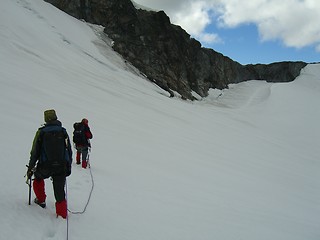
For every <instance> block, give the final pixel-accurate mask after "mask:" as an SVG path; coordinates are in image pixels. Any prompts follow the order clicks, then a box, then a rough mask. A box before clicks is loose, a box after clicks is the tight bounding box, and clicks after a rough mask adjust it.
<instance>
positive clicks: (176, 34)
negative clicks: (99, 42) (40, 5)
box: [46, 0, 306, 99]
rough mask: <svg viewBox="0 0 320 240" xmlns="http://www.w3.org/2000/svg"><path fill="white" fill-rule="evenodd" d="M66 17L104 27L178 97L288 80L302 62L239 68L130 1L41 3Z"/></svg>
mask: <svg viewBox="0 0 320 240" xmlns="http://www.w3.org/2000/svg"><path fill="white" fill-rule="evenodd" d="M46 1H47V2H49V3H51V4H53V5H55V6H56V7H58V8H60V9H61V10H63V11H65V12H67V13H68V14H70V15H72V16H74V17H76V18H79V19H84V20H86V21H88V22H90V23H94V24H100V25H102V26H104V27H105V30H104V31H105V33H107V34H108V36H109V37H110V38H111V39H113V40H114V49H115V51H117V52H119V53H120V54H121V55H122V56H123V57H124V58H125V59H126V60H128V61H129V62H131V63H132V64H133V65H134V66H135V67H136V68H138V69H139V70H140V71H141V72H143V73H144V74H145V75H146V76H147V77H148V78H149V79H150V80H151V81H153V82H155V83H156V84H157V85H159V86H160V87H162V88H163V89H165V90H167V91H168V92H170V94H171V95H172V96H173V91H176V92H178V93H179V94H180V95H181V96H182V98H184V99H194V97H193V96H192V91H194V92H196V93H197V94H199V95H200V96H202V97H205V96H207V93H208V90H209V89H210V88H219V89H223V88H227V86H228V84H229V83H238V82H242V81H246V80H253V79H255V80H260V79H261V80H267V81H270V82H289V81H293V80H294V79H295V78H296V77H297V76H298V75H299V74H300V70H301V69H302V68H303V67H305V66H306V63H304V62H280V63H273V64H269V65H265V64H256V65H241V64H239V63H238V62H235V61H233V60H231V59H230V58H228V57H226V56H223V55H222V54H220V53H218V52H216V51H214V50H212V49H207V48H202V47H201V44H200V43H199V42H198V41H197V40H195V39H193V38H190V35H189V34H188V33H187V32H186V31H184V30H183V29H182V28H181V27H179V26H176V25H173V24H171V23H170V19H169V17H168V16H167V15H166V14H165V13H164V12H163V11H159V12H152V11H145V10H141V9H139V10H137V9H135V7H134V6H133V4H132V2H131V1H130V0H46Z"/></svg>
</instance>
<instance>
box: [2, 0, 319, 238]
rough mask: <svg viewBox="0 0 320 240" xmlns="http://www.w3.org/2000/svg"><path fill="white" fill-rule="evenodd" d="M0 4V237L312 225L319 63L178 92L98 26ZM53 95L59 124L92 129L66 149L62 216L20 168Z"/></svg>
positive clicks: (35, 6) (200, 233)
mask: <svg viewBox="0 0 320 240" xmlns="http://www.w3.org/2000/svg"><path fill="white" fill-rule="evenodd" d="M1 7H2V10H3V11H2V12H1V14H0V62H1V64H0V85H1V88H0V98H1V101H0V109H1V118H0V125H1V126H2V129H1V134H2V138H1V139H0V144H1V160H0V161H1V166H2V167H1V168H0V182H1V188H0V215H1V217H0V232H1V235H0V239H1V240H7V239H14V240H25V239H26V238H27V239H29V238H31V239H35V240H38V239H41V240H64V239H67V240H88V239H96V240H164V239H165V240H195V239H201V240H212V239H219V240H220V239H224V240H239V239H245V240H257V239H259V240H270V239H272V240H302V239H303V240H304V239H306V240H319V239H320V229H319V216H320V191H319V186H320V178H319V172H320V161H319V155H320V147H319V136H320V128H319V122H320V108H319V102H320V78H319V76H320V64H313V65H311V64H310V65H308V66H307V67H305V68H304V69H303V70H302V71H301V74H300V76H299V77H298V78H297V79H296V80H295V81H293V82H290V83H267V82H265V81H248V82H243V83H240V84H231V85H229V88H228V89H224V90H217V89H211V90H210V94H209V96H208V97H207V98H204V99H201V98H200V99H199V100H198V101H193V102H191V101H184V100H182V99H181V98H180V97H179V95H178V94H177V93H176V96H175V97H173V98H170V97H169V94H168V93H167V92H165V91H163V90H162V89H160V88H159V87H157V86H156V85H155V84H153V83H151V82H150V81H148V80H147V79H146V78H145V77H143V76H141V75H140V74H139V71H137V70H136V69H135V68H133V67H132V66H131V65H129V64H128V63H126V62H125V61H124V59H123V58H121V56H119V54H117V53H116V52H114V51H113V50H112V41H111V40H110V39H108V38H106V36H105V35H104V34H103V27H101V26H95V25H90V24H87V23H85V22H83V21H79V20H77V19H75V18H73V17H71V16H68V15H67V14H65V13H64V12H62V11H60V10H58V9H56V8H54V7H53V6H52V5H50V4H48V3H47V2H45V1H42V0H19V1H12V0H1ZM52 108H53V109H55V110H56V113H57V116H58V119H59V120H60V121H61V122H62V124H63V126H64V127H65V128H66V129H67V131H68V133H69V136H72V131H73V123H74V122H78V121H80V120H81V119H82V118H84V117H85V118H87V119H88V120H89V126H90V129H91V131H92V133H93V139H92V141H91V144H92V149H91V153H90V165H91V168H90V169H86V170H84V169H82V168H81V167H80V166H78V165H76V164H75V163H73V165H72V174H71V175H70V176H69V177H68V178H67V184H66V186H65V189H66V193H67V201H68V209H69V210H70V211H71V212H73V213H69V217H68V220H67V221H66V220H64V219H62V218H56V215H55V199H54V195H53V191H52V183H51V181H50V179H47V180H46V181H45V184H46V185H45V189H46V193H47V200H46V204H47V207H46V209H42V208H41V207H39V206H37V205H35V204H34V203H31V205H28V186H27V185H26V183H25V180H26V179H25V178H24V177H23V176H24V174H25V172H26V164H27V163H28V160H29V154H30V149H31V146H32V141H33V138H34V135H35V133H36V131H37V129H38V128H39V127H40V126H41V125H42V124H43V123H44V119H43V112H44V110H46V109H52ZM73 156H74V155H73ZM92 189H93V191H92V195H91V198H89V196H90V192H91V190H92ZM31 197H32V199H33V198H34V197H35V196H34V194H33V193H32V196H31ZM87 203H88V206H87V208H86V211H85V212H84V213H83V214H75V212H82V211H83V210H84V209H85V206H86V204H87Z"/></svg>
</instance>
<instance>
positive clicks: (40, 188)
mask: <svg viewBox="0 0 320 240" xmlns="http://www.w3.org/2000/svg"><path fill="white" fill-rule="evenodd" d="M33 191H34V194H35V195H36V198H37V200H35V202H36V201H37V202H36V203H37V204H39V205H40V204H42V205H40V206H41V207H45V202H46V197H47V195H46V193H45V183H44V180H43V179H41V178H35V179H34V180H33Z"/></svg>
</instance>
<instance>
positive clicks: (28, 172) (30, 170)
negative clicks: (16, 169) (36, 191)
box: [27, 169, 33, 179]
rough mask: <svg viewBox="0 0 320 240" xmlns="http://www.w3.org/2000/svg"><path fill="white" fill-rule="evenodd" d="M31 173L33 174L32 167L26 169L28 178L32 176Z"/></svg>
mask: <svg viewBox="0 0 320 240" xmlns="http://www.w3.org/2000/svg"><path fill="white" fill-rule="evenodd" d="M32 175H33V171H32V169H28V171H27V178H28V179H30V178H31V177H32Z"/></svg>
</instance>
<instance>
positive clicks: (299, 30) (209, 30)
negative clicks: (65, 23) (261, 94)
mask: <svg viewBox="0 0 320 240" xmlns="http://www.w3.org/2000/svg"><path fill="white" fill-rule="evenodd" d="M134 1H135V2H136V3H137V4H141V5H143V6H145V7H148V8H151V9H154V10H164V11H165V12H166V13H167V15H168V16H169V17H170V20H171V22H172V23H174V24H177V25H180V26H181V27H182V28H183V29H185V30H186V31H187V32H188V33H189V34H191V36H192V37H194V38H195V39H197V40H198V41H200V42H201V43H202V45H203V46H204V47H208V48H212V49H214V50H215V51H217V52H220V53H222V54H223V55H225V56H228V57H230V58H231V59H233V60H235V61H238V62H239V63H241V64H251V63H252V64H255V63H272V62H279V61H305V62H308V63H310V62H320V27H319V24H318V23H319V22H320V14H319V13H320V3H319V2H318V0H281V1H279V0H250V1H243V0H175V1H172V0H162V1H159V0H134Z"/></svg>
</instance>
